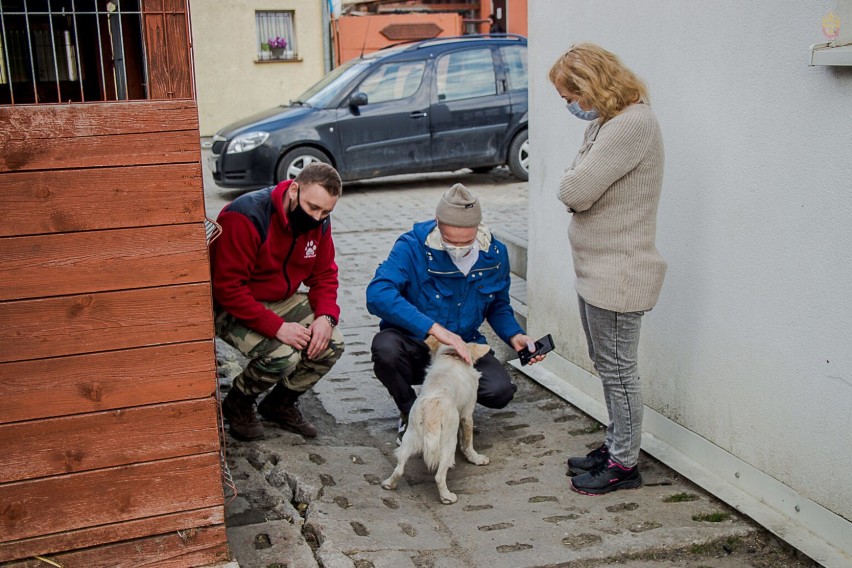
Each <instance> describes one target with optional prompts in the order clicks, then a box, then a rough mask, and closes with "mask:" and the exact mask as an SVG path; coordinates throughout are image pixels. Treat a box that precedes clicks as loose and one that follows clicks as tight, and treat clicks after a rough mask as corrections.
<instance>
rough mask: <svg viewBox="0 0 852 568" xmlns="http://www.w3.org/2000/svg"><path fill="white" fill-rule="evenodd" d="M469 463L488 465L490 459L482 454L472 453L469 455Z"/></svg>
mask: <svg viewBox="0 0 852 568" xmlns="http://www.w3.org/2000/svg"><path fill="white" fill-rule="evenodd" d="M469 459H470V463H472V464H474V465H488V464H489V463H491V460H490V459H488V456H483V455H482V454H473V455H472V456H470V458H469Z"/></svg>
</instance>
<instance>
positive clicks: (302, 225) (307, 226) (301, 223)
mask: <svg viewBox="0 0 852 568" xmlns="http://www.w3.org/2000/svg"><path fill="white" fill-rule="evenodd" d="M301 197H302V188H301V187H297V188H296V208H295V209H291V210H290V211H287V220H288V221H289V222H290V229H292V231H293V232H294V233H296V234H297V235H301V234H302V233H307V232H308V231H310V230H311V229H316V228H317V227H319V226H320V225H322V222H323V221H324V220H325V219H319V220H317V219H314V218H313V217H311V216H310V215H308V212H307V211H305V210H304V209H302V199H301Z"/></svg>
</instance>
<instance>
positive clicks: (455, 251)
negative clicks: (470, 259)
mask: <svg viewBox="0 0 852 568" xmlns="http://www.w3.org/2000/svg"><path fill="white" fill-rule="evenodd" d="M441 247H443V249H444V250H445V251H447V254H449V255H450V258H452V259H453V261H455V262H460V261H461V259H463V258H464V257H466V256H467V255H468V254H469V253H470V251H472V250H473V244H469V245H464V246H460V247H457V246H455V245H448V244H447V243H445V242H444V241H441Z"/></svg>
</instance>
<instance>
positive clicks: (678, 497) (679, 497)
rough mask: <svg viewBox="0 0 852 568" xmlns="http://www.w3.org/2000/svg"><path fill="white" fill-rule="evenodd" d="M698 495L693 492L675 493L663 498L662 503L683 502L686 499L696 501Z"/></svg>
mask: <svg viewBox="0 0 852 568" xmlns="http://www.w3.org/2000/svg"><path fill="white" fill-rule="evenodd" d="M697 499H698V495H696V494H695V493H675V494H674V495H669V496H668V497H666V498H665V499H663V502H664V503H685V502H687V501H696V500H697Z"/></svg>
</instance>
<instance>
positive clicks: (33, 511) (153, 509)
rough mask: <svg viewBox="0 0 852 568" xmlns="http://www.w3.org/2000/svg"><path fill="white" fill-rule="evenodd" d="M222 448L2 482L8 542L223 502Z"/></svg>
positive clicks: (1, 528) (0, 525) (0, 518)
mask: <svg viewBox="0 0 852 568" xmlns="http://www.w3.org/2000/svg"><path fill="white" fill-rule="evenodd" d="M222 502H223V493H222V480H221V471H220V466H219V452H218V451H217V452H213V453H209V454H202V455H197V456H189V457H181V458H174V459H170V460H163V461H156V462H148V463H142V464H135V465H128V466H121V467H115V468H109V469H99V470H96V471H86V472H82V473H73V474H69V475H60V476H56V477H43V478H41V479H32V480H27V481H18V482H14V483H6V484H3V485H0V503H2V505H0V535H3V537H2V538H3V539H4V540H7V541H12V540H18V539H23V538H31V537H35V536H41V535H49V534H52V533H58V532H61V531H69V530H75V529H80V528H84V527H91V526H96V525H104V524H107V523H116V522H120V521H128V520H131V519H141V518H144V517H151V516H154V515H163V514H167V513H176V512H179V511H190V510H194V509H201V508H204V507H214V506H221V505H222Z"/></svg>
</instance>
